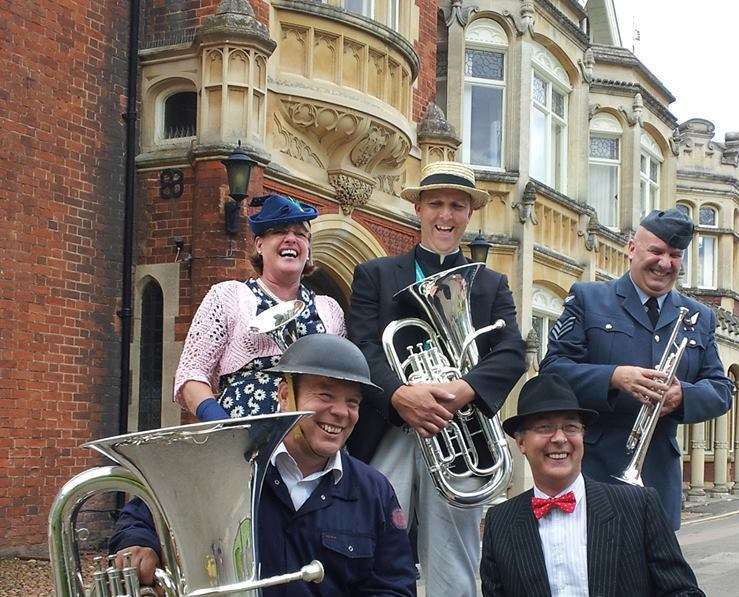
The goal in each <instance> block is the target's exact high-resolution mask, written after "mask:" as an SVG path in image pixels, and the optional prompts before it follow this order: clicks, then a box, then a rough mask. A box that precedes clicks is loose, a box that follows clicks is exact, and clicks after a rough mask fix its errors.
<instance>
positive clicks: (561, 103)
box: [552, 90, 565, 118]
mask: <svg viewBox="0 0 739 597" xmlns="http://www.w3.org/2000/svg"><path fill="white" fill-rule="evenodd" d="M552 110H554V113H555V114H556V115H557V116H559V117H560V118H564V117H565V96H564V95H562V94H561V93H559V92H558V91H554V90H552Z"/></svg>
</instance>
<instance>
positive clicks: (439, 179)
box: [421, 174, 475, 189]
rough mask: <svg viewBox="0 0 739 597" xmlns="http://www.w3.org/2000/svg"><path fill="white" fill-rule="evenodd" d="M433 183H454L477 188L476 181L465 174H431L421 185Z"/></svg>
mask: <svg viewBox="0 0 739 597" xmlns="http://www.w3.org/2000/svg"><path fill="white" fill-rule="evenodd" d="M432 184H453V185H459V186H462V187H469V188H470V189H474V188H475V183H474V182H472V181H471V180H469V179H467V178H464V177H463V176H455V175H454V174H431V175H430V176H427V177H426V178H424V179H423V180H422V181H421V186H422V187H425V186H428V185H432Z"/></svg>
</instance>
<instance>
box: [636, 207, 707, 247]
mask: <svg viewBox="0 0 739 597" xmlns="http://www.w3.org/2000/svg"><path fill="white" fill-rule="evenodd" d="M641 225H642V226H643V227H644V228H646V229H647V230H649V232H651V233H652V234H654V235H655V236H656V237H657V238H659V239H661V240H663V241H665V242H666V243H667V244H668V245H670V246H671V247H674V248H676V249H681V250H682V249H686V248H687V247H688V245H689V244H690V241H691V240H692V239H693V231H694V228H695V227H694V226H693V222H692V221H690V219H689V218H688V217H687V216H686V215H685V214H684V213H682V212H681V211H679V210H677V209H675V208H674V207H673V208H670V209H668V210H665V211H662V210H659V209H655V210H654V211H653V212H652V213H650V214H649V215H647V216H646V217H645V218H644V219H643V220H642V221H641Z"/></svg>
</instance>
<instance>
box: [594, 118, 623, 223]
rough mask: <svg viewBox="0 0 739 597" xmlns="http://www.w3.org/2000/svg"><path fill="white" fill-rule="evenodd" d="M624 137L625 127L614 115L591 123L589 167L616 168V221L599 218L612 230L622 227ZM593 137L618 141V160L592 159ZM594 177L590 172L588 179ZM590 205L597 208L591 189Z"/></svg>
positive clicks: (595, 119)
mask: <svg viewBox="0 0 739 597" xmlns="http://www.w3.org/2000/svg"><path fill="white" fill-rule="evenodd" d="M622 136H623V127H622V126H621V123H620V122H619V121H618V119H617V118H616V117H615V116H613V115H612V114H607V113H603V114H596V115H595V116H594V117H593V119H592V120H591V122H590V135H589V137H588V167H589V166H591V165H598V166H611V167H614V166H615V168H616V196H615V201H616V205H615V221H614V222H612V223H606V222H605V221H604V219H603V218H601V217H600V216H599V217H598V220H599V222H600V224H602V225H604V226H607V227H609V228H612V229H618V228H619V226H620V221H621V214H620V211H621V209H620V205H621V204H620V198H621V156H622V155H623V144H622V143H621V140H622ZM591 137H602V138H606V139H616V141H617V142H618V159H617V160H613V159H607V158H598V157H592V156H591V155H590V138H591ZM590 176H592V174H591V173H590V172H588V177H590ZM588 203H590V205H591V206H592V207H595V204H593V203H591V197H590V189H589V188H588Z"/></svg>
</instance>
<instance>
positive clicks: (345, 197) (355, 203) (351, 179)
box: [328, 171, 375, 216]
mask: <svg viewBox="0 0 739 597" xmlns="http://www.w3.org/2000/svg"><path fill="white" fill-rule="evenodd" d="M328 182H329V184H330V185H331V186H332V187H334V190H335V191H336V199H337V201H338V202H339V205H341V211H342V212H343V213H344V215H346V216H349V215H351V213H352V211H354V209H355V208H357V207H362V206H364V205H366V204H367V201H369V198H370V195H372V191H373V190H374V186H375V183H374V181H372V180H369V179H363V178H360V177H358V176H353V175H350V174H347V173H345V172H340V171H339V172H329V173H328Z"/></svg>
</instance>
